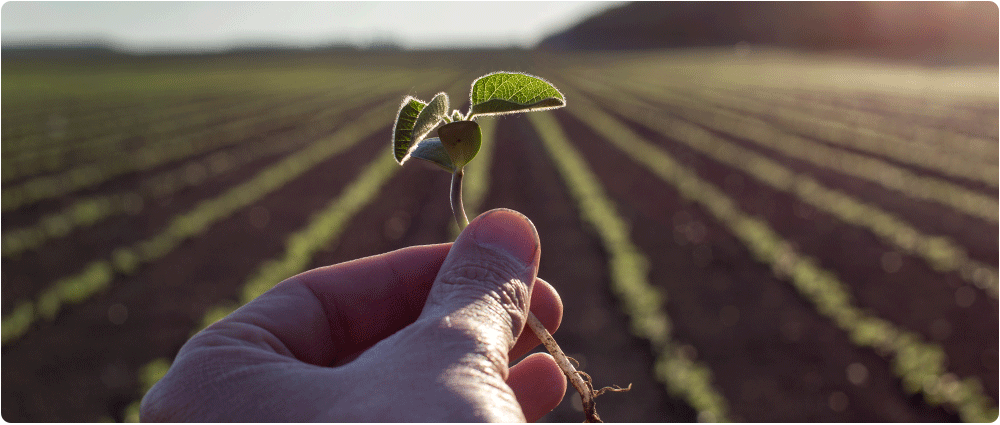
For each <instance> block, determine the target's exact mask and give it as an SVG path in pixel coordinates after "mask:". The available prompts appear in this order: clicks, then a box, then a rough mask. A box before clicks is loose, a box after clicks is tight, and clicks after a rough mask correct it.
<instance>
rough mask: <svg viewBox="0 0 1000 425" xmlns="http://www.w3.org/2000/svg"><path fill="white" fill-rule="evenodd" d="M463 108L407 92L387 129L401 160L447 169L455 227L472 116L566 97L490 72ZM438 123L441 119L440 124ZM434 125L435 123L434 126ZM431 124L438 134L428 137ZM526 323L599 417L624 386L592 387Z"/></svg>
mask: <svg viewBox="0 0 1000 425" xmlns="http://www.w3.org/2000/svg"><path fill="white" fill-rule="evenodd" d="M469 99H470V101H471V106H470V108H469V111H468V112H467V113H465V114H463V113H462V112H461V111H458V110H452V111H451V112H449V111H448V109H449V105H448V95H447V94H445V93H443V92H442V93H438V94H437V95H435V96H434V98H433V99H431V100H430V102H424V101H422V100H419V99H416V98H414V97H412V96H407V97H406V98H405V99H403V104H402V105H401V106H400V108H399V114H398V115H397V117H396V124H395V127H394V128H393V131H392V134H393V138H392V141H393V148H394V149H393V152H394V154H395V156H396V161H398V162H399V163H400V164H401V165H402V164H404V163H405V162H406V161H407V160H409V159H410V158H419V159H422V160H425V161H429V162H431V163H433V164H435V165H437V166H438V167H440V168H441V169H443V170H445V171H447V172H449V173H451V176H452V177H451V210H452V213H453V214H454V215H455V221H456V222H457V223H458V225H459V227H460V228H465V226H467V225H468V224H469V218H468V217H467V216H466V215H465V207H464V206H463V204H462V177H463V175H464V174H465V172H464V169H465V166H466V164H468V163H469V161H471V160H472V159H473V158H475V156H476V154H477V153H478V152H479V147H480V146H481V145H482V138H483V133H482V131H481V130H480V128H479V124H478V123H476V121H475V119H476V118H477V117H481V116H489V115H500V114H510V113H518V112H532V111H542V110H546V109H554V108H561V107H563V106H566V99H565V97H563V94H562V93H561V92H559V90H557V89H556V88H555V87H554V86H553V85H552V84H550V83H549V82H547V81H545V80H543V79H541V78H538V77H535V76H531V75H527V74H522V73H513V72H495V73H492V74H489V75H485V76H482V77H480V78H478V79H476V81H474V82H473V83H472V92H471V93H470V96H469ZM442 123H443V124H442ZM439 124H441V125H440V127H439ZM435 128H436V129H437V135H438V137H430V138H428V137H427V136H429V135H430V133H431V132H432V131H433V130H434V129H435ZM528 327H529V328H531V330H532V331H533V332H534V333H535V335H537V336H538V339H539V340H540V341H542V344H543V345H544V346H545V348H546V349H547V350H548V351H549V353H550V354H552V357H553V358H555V360H556V364H558V365H559V368H560V369H562V371H563V374H565V375H566V378H567V379H569V382H570V383H571V384H572V385H573V387H574V388H575V389H576V390H577V392H579V393H580V398H581V401H582V404H583V409H584V414H585V415H586V416H585V421H586V422H601V418H600V416H598V415H597V409H596V405H595V403H594V398H595V397H597V396H598V395H601V394H603V393H604V392H605V391H628V390H629V389H631V387H632V386H631V385H629V387H628V388H619V387H604V388H602V389H600V390H594V386H593V384H592V383H591V379H590V376H589V375H587V374H586V373H584V372H582V371H578V370H576V368H575V367H574V366H573V364H572V363H571V362H570V360H572V359H571V358H570V357H568V356H566V354H564V353H563V351H562V349H560V348H559V344H557V343H556V340H555V339H554V338H553V337H552V334H550V333H549V331H548V330H546V329H545V326H543V325H542V323H541V322H540V321H539V320H538V318H537V317H535V315H534V314H532V313H531V312H528Z"/></svg>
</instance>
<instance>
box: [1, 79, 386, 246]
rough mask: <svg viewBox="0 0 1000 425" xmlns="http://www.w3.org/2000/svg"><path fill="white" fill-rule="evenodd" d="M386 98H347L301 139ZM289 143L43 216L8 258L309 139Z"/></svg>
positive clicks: (240, 150)
mask: <svg viewBox="0 0 1000 425" xmlns="http://www.w3.org/2000/svg"><path fill="white" fill-rule="evenodd" d="M390 88H391V87H390ZM387 89H389V88H387ZM380 94H382V93H381V90H380V91H375V90H373V91H369V92H365V93H357V94H354V96H353V97H348V98H345V99H342V100H341V101H340V102H339V103H338V104H337V106H335V107H333V108H331V109H329V110H327V111H324V112H323V113H321V114H318V115H315V116H312V117H311V118H310V122H309V123H306V124H313V126H311V127H310V128H309V129H307V130H298V129H296V130H295V131H296V134H299V132H300V131H302V132H303V133H306V134H303V135H306V136H311V135H313V134H324V133H325V132H328V131H330V130H331V129H332V127H334V126H335V125H336V124H337V123H339V122H341V121H342V120H341V119H338V118H337V116H338V115H341V114H343V113H345V112H346V111H347V110H349V109H351V108H353V107H355V106H354V105H357V104H363V103H364V102H366V101H368V100H369V99H370V98H372V97H375V96H377V95H380ZM287 139H288V140H286V141H284V142H280V143H246V144H242V145H238V146H236V147H233V148H230V149H228V150H225V151H219V152H215V153H213V154H211V155H210V156H208V157H207V158H197V159H193V160H190V161H188V162H186V163H184V164H180V165H178V166H177V167H175V168H173V169H171V170H167V171H164V172H162V173H159V174H157V175H154V176H152V177H150V178H149V179H147V180H146V181H144V182H143V183H142V184H141V186H140V188H139V190H137V191H124V192H119V193H112V194H98V195H93V196H89V197H85V198H83V199H79V200H77V201H75V202H74V203H73V204H71V205H69V206H67V207H66V208H63V209H62V210H61V211H58V212H55V213H51V214H48V215H46V216H43V217H42V218H41V219H39V220H38V221H37V222H35V223H34V224H31V225H28V226H24V227H21V228H16V229H11V230H8V231H6V232H4V235H3V255H4V256H12V255H17V254H20V253H21V252H24V251H28V250H34V249H38V248H40V247H42V246H43V245H44V243H45V242H46V241H47V240H48V239H51V238H56V237H62V236H65V235H67V234H68V233H69V232H70V231H71V230H72V229H73V228H76V227H82V226H90V225H93V224H95V223H98V222H100V221H102V220H104V219H106V218H109V217H112V216H114V215H117V214H124V213H129V214H136V213H138V212H139V211H140V210H141V209H142V206H143V205H144V203H145V202H147V201H149V200H151V199H156V198H162V197H164V196H168V195H170V194H172V193H174V192H177V191H179V190H181V189H184V188H187V187H191V186H196V185H198V184H201V183H203V182H206V181H208V180H209V179H211V178H212V177H214V176H217V175H221V174H223V173H226V172H229V171H232V170H235V169H238V168H239V167H240V166H242V165H244V164H247V163H250V162H253V161H255V160H257V159H260V158H264V157H269V156H273V155H278V154H283V153H286V152H288V151H290V150H293V149H296V148H297V147H299V146H300V145H301V144H302V143H303V142H305V141H306V140H308V139H306V138H305V137H291V138H287Z"/></svg>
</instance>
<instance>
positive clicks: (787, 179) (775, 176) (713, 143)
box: [581, 84, 998, 298]
mask: <svg viewBox="0 0 1000 425" xmlns="http://www.w3.org/2000/svg"><path fill="white" fill-rule="evenodd" d="M587 86H588V87H590V88H593V87H594V85H593V84H589V85H587ZM581 87H582V85H581ZM617 93H619V92H617V91H613V90H612V91H603V93H602V95H601V99H602V101H603V102H605V103H607V104H610V105H614V106H615V108H617V109H618V110H620V111H621V113H622V114H624V115H625V116H628V117H630V118H631V119H633V120H635V121H637V122H638V123H640V124H642V125H644V126H645V127H647V128H650V129H653V130H655V131H657V132H659V133H660V134H662V135H664V136H665V137H668V138H670V139H671V140H676V141H678V142H681V143H684V144H685V145H687V146H689V147H691V148H693V149H695V150H697V151H699V152H701V153H702V154H704V155H706V156H708V157H710V158H712V159H714V160H716V161H719V162H721V163H724V164H727V165H729V166H731V167H733V168H736V169H739V170H743V171H744V172H746V173H748V174H750V175H752V176H754V177H755V178H756V179H757V180H758V181H760V182H762V183H764V184H766V185H768V186H770V187H772V188H774V189H775V190H778V191H781V192H787V193H791V194H793V195H795V196H796V197H798V199H800V200H801V201H803V202H805V203H807V204H809V205H811V206H813V207H814V208H816V209H817V210H819V211H823V212H826V213H828V214H830V215H832V216H834V217H837V218H838V219H840V220H841V221H843V222H845V223H849V224H852V225H855V226H858V227H862V228H864V229H866V230H869V231H871V232H872V233H873V234H875V235H877V236H878V237H879V238H881V239H882V240H883V241H884V242H885V243H887V244H889V245H892V246H895V247H896V248H897V249H898V250H899V251H900V252H903V253H907V254H912V255H915V256H917V257H918V258H921V259H923V260H924V261H925V262H926V263H927V264H929V265H930V266H931V267H932V268H933V269H934V270H937V271H940V272H950V271H958V272H959V275H960V276H961V277H962V278H963V279H964V280H966V281H967V282H969V283H972V284H974V285H975V286H976V287H978V288H980V289H982V290H984V291H986V292H987V293H988V294H990V295H991V296H992V297H993V298H997V292H998V287H997V276H998V272H997V270H996V268H995V267H992V266H990V265H988V264H985V263H983V262H982V261H979V260H976V259H972V258H969V256H968V255H967V254H966V252H965V250H964V249H963V248H962V247H961V246H960V245H959V244H958V243H956V242H955V241H953V240H951V239H950V238H948V237H945V236H938V235H929V234H925V233H923V232H921V231H920V230H918V229H916V228H914V227H913V226H911V225H910V224H908V223H907V222H906V221H905V220H903V219H901V218H899V217H897V216H896V215H894V214H892V213H890V212H888V211H885V210H883V209H881V208H879V207H878V206H877V205H874V204H871V203H866V202H863V201H861V200H858V199H855V198H853V197H851V196H849V195H847V194H844V193H843V192H840V191H838V190H836V189H832V188H829V187H826V186H824V185H823V184H821V183H819V182H817V181H816V180H815V179H813V178H812V177H811V176H809V175H808V174H806V173H796V172H795V171H794V170H792V169H790V168H788V167H785V166H783V165H781V164H780V163H779V162H777V161H774V160H772V159H769V158H767V157H766V156H764V155H761V154H758V153H756V152H754V151H753V150H751V149H747V148H744V147H741V146H739V145H737V144H735V143H731V142H729V141H727V140H726V139H725V138H723V137H720V136H717V135H715V134H712V133H711V132H709V131H707V130H704V129H702V128H700V127H699V126H697V125H693V124H691V123H689V122H685V121H683V120H680V119H676V118H672V117H670V116H669V115H666V114H656V115H655V116H654V115H650V114H648V113H645V112H648V111H650V110H655V107H654V106H653V105H650V104H648V103H645V102H642V101H639V100H637V99H635V98H631V97H621V96H615V95H614V94H617Z"/></svg>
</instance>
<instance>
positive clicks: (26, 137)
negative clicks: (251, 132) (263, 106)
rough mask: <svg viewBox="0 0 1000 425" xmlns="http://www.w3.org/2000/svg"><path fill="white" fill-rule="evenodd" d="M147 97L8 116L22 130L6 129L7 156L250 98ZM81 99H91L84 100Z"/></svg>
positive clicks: (167, 120)
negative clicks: (115, 105) (116, 105)
mask: <svg viewBox="0 0 1000 425" xmlns="http://www.w3.org/2000/svg"><path fill="white" fill-rule="evenodd" d="M145 100H146V101H145V103H142V104H131V105H128V106H125V107H122V108H120V109H116V110H101V111H100V112H97V111H87V112H78V113H77V114H68V113H60V112H57V111H55V110H53V111H49V112H48V113H47V114H46V115H44V116H43V117H39V118H36V119H28V118H21V119H24V120H25V121H20V120H19V119H18V118H16V117H8V118H6V119H7V120H8V121H9V122H10V124H11V125H12V126H16V130H18V131H9V132H5V133H4V136H3V137H4V141H3V157H4V159H21V158H20V156H21V155H30V154H33V153H34V152H37V151H38V150H39V148H41V147H44V148H47V149H53V148H58V147H59V146H60V145H64V144H66V142H67V141H73V140H80V139H82V140H87V139H92V138H95V137H98V136H101V135H102V134H106V133H110V132H113V131H115V130H119V129H121V128H128V127H136V126H157V125H164V124H169V123H171V122H173V121H175V120H177V119H178V117H184V116H186V115H191V114H195V113H197V112H199V111H212V110H215V109H218V108H224V107H225V105H227V104H229V105H232V104H243V103H246V101H247V100H248V99H240V98H235V99H234V98H232V97H230V98H224V97H213V98H202V99H188V100H184V99H170V100H168V99H145ZM233 100H238V102H233ZM80 102H81V103H84V102H86V103H84V104H89V103H90V102H88V101H82V100H81V101H80ZM95 109H96V108H95ZM12 130H14V129H12ZM74 147H75V146H74Z"/></svg>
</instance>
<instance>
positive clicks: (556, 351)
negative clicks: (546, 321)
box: [528, 312, 632, 422]
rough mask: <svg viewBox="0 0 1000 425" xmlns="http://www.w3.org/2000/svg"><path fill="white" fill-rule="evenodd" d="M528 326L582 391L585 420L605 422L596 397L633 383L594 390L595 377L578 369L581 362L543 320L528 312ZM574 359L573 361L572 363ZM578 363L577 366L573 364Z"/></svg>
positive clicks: (618, 390)
mask: <svg viewBox="0 0 1000 425" xmlns="http://www.w3.org/2000/svg"><path fill="white" fill-rule="evenodd" d="M528 327H530V328H531V330H532V331H533V332H534V333H535V335H537V336H538V339H539V340H541V341H542V345H545V349H546V350H548V351H549V354H551V355H552V357H553V358H555V360H556V364H557V365H559V369H561V370H562V372H563V374H564V375H566V378H567V379H569V383H570V384H571V385H573V388H575V389H576V391H577V392H578V393H580V402H581V404H583V413H584V415H585V416H584V422H604V421H602V420H601V416H600V415H598V414H597V405H596V403H595V402H594V398H595V397H597V396H599V395H601V394H604V393H605V392H606V391H611V392H625V391H628V390H631V389H632V384H629V385H628V388H621V387H619V386H617V385H616V386H614V387H604V388H601V389H600V390H599V391H594V384H593V379H591V378H590V375H588V374H587V373H586V372H583V371H579V370H576V367H579V366H580V362H578V361H576V359H574V358H572V357H569V356H567V355H566V354H565V353H563V351H562V349H561V348H559V344H557V343H556V340H555V338H553V337H552V334H550V333H549V331H548V330H547V329H545V326H543V325H542V322H540V321H539V320H538V318H537V317H535V315H534V314H532V313H531V312H528ZM571 361H572V363H571ZM573 363H576V367H574V366H573Z"/></svg>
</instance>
